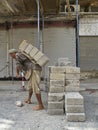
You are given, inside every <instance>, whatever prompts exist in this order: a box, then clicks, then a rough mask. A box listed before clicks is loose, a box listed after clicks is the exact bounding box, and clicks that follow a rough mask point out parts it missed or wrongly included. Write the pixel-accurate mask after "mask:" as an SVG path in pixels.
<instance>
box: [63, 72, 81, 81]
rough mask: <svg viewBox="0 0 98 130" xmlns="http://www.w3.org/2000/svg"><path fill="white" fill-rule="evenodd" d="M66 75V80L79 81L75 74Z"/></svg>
mask: <svg viewBox="0 0 98 130" xmlns="http://www.w3.org/2000/svg"><path fill="white" fill-rule="evenodd" d="M65 75H66V79H75V80H76V79H77V80H79V79H80V74H76V73H74V74H65Z"/></svg>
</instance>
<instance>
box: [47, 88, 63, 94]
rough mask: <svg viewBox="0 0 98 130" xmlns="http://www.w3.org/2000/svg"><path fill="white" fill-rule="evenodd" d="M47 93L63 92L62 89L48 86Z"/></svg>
mask: <svg viewBox="0 0 98 130" xmlns="http://www.w3.org/2000/svg"><path fill="white" fill-rule="evenodd" d="M49 92H51V93H62V92H64V87H63V86H62V87H58V86H50V87H49Z"/></svg>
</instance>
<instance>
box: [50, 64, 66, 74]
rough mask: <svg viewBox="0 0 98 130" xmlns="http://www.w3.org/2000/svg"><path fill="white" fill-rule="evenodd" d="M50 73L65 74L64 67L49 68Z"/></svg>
mask: <svg viewBox="0 0 98 130" xmlns="http://www.w3.org/2000/svg"><path fill="white" fill-rule="evenodd" d="M49 72H50V73H65V72H66V67H65V66H49Z"/></svg>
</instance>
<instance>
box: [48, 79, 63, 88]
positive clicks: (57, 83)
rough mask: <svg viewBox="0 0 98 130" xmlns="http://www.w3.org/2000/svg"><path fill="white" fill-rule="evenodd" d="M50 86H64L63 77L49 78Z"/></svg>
mask: <svg viewBox="0 0 98 130" xmlns="http://www.w3.org/2000/svg"><path fill="white" fill-rule="evenodd" d="M50 86H58V87H62V86H65V79H61V80H50Z"/></svg>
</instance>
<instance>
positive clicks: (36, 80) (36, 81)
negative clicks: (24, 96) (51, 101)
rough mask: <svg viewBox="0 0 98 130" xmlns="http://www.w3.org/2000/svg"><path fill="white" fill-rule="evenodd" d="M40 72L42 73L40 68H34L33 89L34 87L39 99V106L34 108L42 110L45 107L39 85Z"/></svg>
mask: <svg viewBox="0 0 98 130" xmlns="http://www.w3.org/2000/svg"><path fill="white" fill-rule="evenodd" d="M40 74H41V72H40V71H39V70H34V71H33V76H32V79H33V80H32V81H33V83H32V89H33V92H34V93H35V95H36V98H37V101H38V106H36V107H34V108H33V110H42V109H44V106H43V103H42V99H41V93H40V87H39V84H40Z"/></svg>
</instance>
